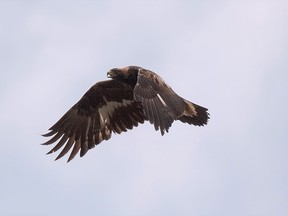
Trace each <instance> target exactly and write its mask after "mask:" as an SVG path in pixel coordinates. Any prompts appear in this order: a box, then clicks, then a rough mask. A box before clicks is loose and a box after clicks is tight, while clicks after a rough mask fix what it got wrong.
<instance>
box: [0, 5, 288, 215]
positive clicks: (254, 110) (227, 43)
mask: <svg viewBox="0 0 288 216" xmlns="http://www.w3.org/2000/svg"><path fill="white" fill-rule="evenodd" d="M287 10H288V3H287V1H284V0H283V1H281V0H261V1H260V0H258V1H257V0H252V1H251V0H249V1H248V0H247V1H246V0H244V1H243V0H241V1H240V0H231V1H224V0H219V1H208V0H205V1H199V0H197V1H184V0H183V1H179V0H177V1H176V0H175V1H174V0H172V1H160V0H159V1H158V0H156V1H154V0H153V1H152V0H151V1H149V0H148V1H131V0H130V1H128V0H126V1H109V0H108V1H81V2H80V1H49V2H48V1H45V2H44V1H42V2H40V1H1V2H0V90H1V91H0V97H1V106H0V111H1V112H0V120H1V121H0V129H1V131H2V144H1V146H2V148H1V163H0V170H1V173H2V174H1V184H0V202H1V208H0V214H1V215H80V214H81V215H109V216H110V215H112V216H113V215H115V216H118V215H125V216H129V215H131V216H132V215H133V216H134V215H143V216H144V215H145V216H146V215H152V216H154V215H155V216H158V215H165V216H166V215H167V216H168V215H183V216H185V215H196V216H198V215H199V216H202V215H203V216H206V215H207V216H210V215H213V216H215V215H219V216H225V215H227V216H231V215H233V216H238V215H239V216H255V215H261V216H263V215H264V216H266V215H267V216H270V215H271V216H272V215H273V216H282V215H283V216H284V215H288V205H287V203H288V168H287V165H288V157H287V155H288V144H287V143H288V134H287V125H286V121H287V119H288V118H287V117H288V115H287V110H288V102H287V93H288V87H287V86H288V83H287V81H288V73H287V70H288V61H287V59H288V40H287V38H288V27H287V23H288V15H287V14H288V11H287ZM127 65H139V66H142V67H144V68H148V69H151V70H153V71H155V72H156V73H158V74H159V75H160V76H162V77H163V79H164V80H165V81H167V83H169V85H170V86H171V87H172V88H173V89H174V90H175V91H176V92H177V93H178V94H179V95H181V96H183V97H185V98H187V99H188V100H191V101H193V102H195V103H198V104H200V105H202V106H205V107H207V108H209V112H210V114H211V120H210V122H209V124H208V125H207V126H206V127H201V128H198V127H192V126H189V125H187V124H182V123H180V122H175V123H174V124H173V126H172V128H171V129H170V132H169V133H168V134H166V135H165V136H163V137H162V136H161V135H160V133H159V131H158V132H155V131H154V127H153V126H152V125H150V124H149V123H145V124H144V125H141V126H139V127H138V128H135V129H133V131H129V132H127V133H123V134H121V135H113V136H112V138H111V139H110V140H109V141H108V142H103V143H101V144H100V145H98V146H96V147H95V148H94V149H93V150H91V151H89V152H88V153H87V155H85V157H83V158H79V156H77V157H76V158H75V159H74V160H73V161H72V162H70V163H68V164H67V163H66V160H67V158H64V159H62V160H59V161H57V162H54V158H55V157H56V156H57V155H56V154H52V155H49V156H46V155H45V154H46V152H48V151H49V150H50V149H51V147H47V146H41V145H39V144H40V143H43V142H44V141H45V140H46V139H45V138H43V137H41V136H40V135H41V134H43V133H46V132H47V129H48V128H49V127H50V126H52V124H53V123H55V121H57V120H58V119H59V118H60V117H61V116H62V115H63V114H64V113H65V112H66V111H67V109H69V108H70V107H71V106H72V105H73V104H74V103H76V102H77V101H78V100H79V98H80V97H81V96H82V95H83V94H84V93H85V92H86V91H87V90H88V89H89V88H90V86H91V85H93V84H94V83H96V82H98V81H101V80H105V79H107V78H106V72H107V71H108V70H109V69H110V68H113V67H123V66H127Z"/></svg>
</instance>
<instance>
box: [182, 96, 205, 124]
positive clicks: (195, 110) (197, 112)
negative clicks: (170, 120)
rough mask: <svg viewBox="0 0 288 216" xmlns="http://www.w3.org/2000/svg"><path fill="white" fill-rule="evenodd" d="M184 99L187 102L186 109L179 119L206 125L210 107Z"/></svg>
mask: <svg viewBox="0 0 288 216" xmlns="http://www.w3.org/2000/svg"><path fill="white" fill-rule="evenodd" d="M183 100H184V103H185V111H184V112H183V114H182V116H180V117H179V118H178V120H180V121H182V122H184V123H188V124H193V125H196V126H204V125H206V124H207V122H208V119H209V113H208V112H207V111H208V109H206V108H205V107H201V106H199V105H197V104H194V103H192V102H190V101H187V100H185V99H183Z"/></svg>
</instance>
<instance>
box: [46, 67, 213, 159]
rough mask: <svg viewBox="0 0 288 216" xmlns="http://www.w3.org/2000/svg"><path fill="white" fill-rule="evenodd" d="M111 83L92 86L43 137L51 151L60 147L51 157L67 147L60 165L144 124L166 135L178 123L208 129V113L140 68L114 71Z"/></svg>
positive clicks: (155, 75)
mask: <svg viewBox="0 0 288 216" xmlns="http://www.w3.org/2000/svg"><path fill="white" fill-rule="evenodd" d="M107 76H108V78H111V79H110V80H106V81H102V82H98V83H96V84H95V85H93V86H92V87H91V88H90V89H89V90H88V91H87V92H86V93H85V94H84V95H83V97H82V98H81V99H80V100H79V101H78V102H77V103H76V104H75V105H74V106H72V107H71V108H70V109H69V110H68V111H67V112H66V113H65V114H64V115H63V116H62V117H61V118H60V120H59V121H57V122H56V123H55V124H54V125H53V126H52V127H51V128H50V129H49V130H50V132H48V133H47V134H44V135H43V136H44V137H51V136H52V138H51V139H50V140H48V141H47V142H45V143H43V144H44V145H50V144H52V143H55V142H56V141H58V143H57V144H56V145H55V146H54V148H53V149H52V150H51V151H49V152H48V153H47V154H50V153H53V152H56V151H58V150H59V149H60V148H61V147H63V146H64V148H63V149H62V151H61V152H60V154H59V155H58V156H57V158H56V159H55V160H57V159H59V158H61V157H63V156H64V155H65V154H66V153H67V152H68V151H69V150H70V149H71V148H72V147H73V148H72V151H71V153H70V156H69V158H68V161H67V162H69V161H70V160H72V159H73V158H74V157H75V155H77V153H78V152H79V151H80V156H81V157H82V156H84V155H85V154H86V153H87V151H88V150H89V149H91V148H93V147H94V146H95V145H97V144H99V143H101V142H102V141H103V140H109V139H110V138H111V135H112V132H114V133H117V134H120V133H122V132H126V131H127V130H131V129H132V128H133V127H137V126H138V124H142V123H144V122H145V121H149V122H150V123H151V124H153V125H154V128H155V130H157V131H158V130H160V132H161V134H162V135H164V133H165V132H168V129H169V128H170V127H171V125H172V123H173V121H175V120H180V121H181V122H183V123H188V124H190V125H191V124H193V125H196V126H204V125H205V124H207V121H208V119H209V113H208V112H207V111H208V109H206V108H205V107H202V106H199V105H197V104H195V103H192V102H190V101H188V100H186V99H184V98H182V97H180V96H179V95H177V94H176V93H175V92H174V91H173V90H172V88H171V87H170V86H169V85H168V84H166V83H165V82H164V80H163V79H162V78H161V77H160V76H159V75H157V74H156V73H154V72H152V71H150V70H147V69H144V68H142V67H138V66H128V67H124V68H113V69H111V70H110V71H109V72H108V73H107Z"/></svg>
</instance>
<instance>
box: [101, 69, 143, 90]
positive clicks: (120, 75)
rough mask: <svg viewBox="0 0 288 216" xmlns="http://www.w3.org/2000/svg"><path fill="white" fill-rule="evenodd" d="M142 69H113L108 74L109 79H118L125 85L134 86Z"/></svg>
mask: <svg viewBox="0 0 288 216" xmlns="http://www.w3.org/2000/svg"><path fill="white" fill-rule="evenodd" d="M141 69H142V68H141V67H138V66H128V67H124V68H113V69H111V70H109V71H108V72H107V77H108V78H112V79H116V80H119V81H122V82H125V83H131V84H132V83H133V84H134V85H135V84H136V82H137V77H138V72H139V70H141Z"/></svg>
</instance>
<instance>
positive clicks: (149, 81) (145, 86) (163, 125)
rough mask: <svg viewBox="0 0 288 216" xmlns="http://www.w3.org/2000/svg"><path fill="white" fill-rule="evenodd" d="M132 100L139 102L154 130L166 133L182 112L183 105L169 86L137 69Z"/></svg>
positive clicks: (159, 78)
mask: <svg viewBox="0 0 288 216" xmlns="http://www.w3.org/2000/svg"><path fill="white" fill-rule="evenodd" d="M134 98H135V100H136V101H138V102H141V103H142V106H143V110H144V113H145V115H146V116H147V118H148V120H149V121H150V123H151V124H154V127H155V129H156V130H159V128H160V131H161V134H162V135H163V134H164V132H165V131H166V132H168V129H169V127H170V126H171V124H172V122H173V121H174V120H176V119H178V118H179V117H180V116H181V115H182V114H183V112H184V109H185V104H184V101H183V99H182V98H181V97H179V96H178V95H177V94H176V93H175V92H174V91H173V90H172V89H171V87H170V86H168V85H167V84H166V83H165V82H164V80H162V78H161V77H160V76H158V75H157V74H155V73H154V72H152V71H149V70H146V69H143V68H141V69H139V71H138V80H137V83H136V85H135V88H134Z"/></svg>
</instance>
